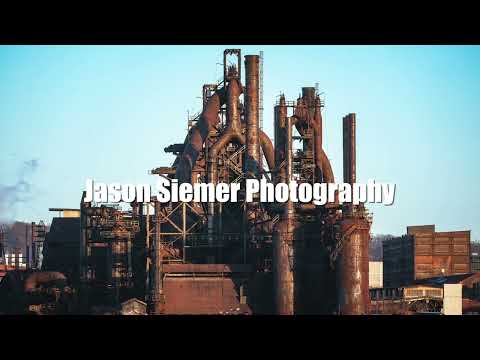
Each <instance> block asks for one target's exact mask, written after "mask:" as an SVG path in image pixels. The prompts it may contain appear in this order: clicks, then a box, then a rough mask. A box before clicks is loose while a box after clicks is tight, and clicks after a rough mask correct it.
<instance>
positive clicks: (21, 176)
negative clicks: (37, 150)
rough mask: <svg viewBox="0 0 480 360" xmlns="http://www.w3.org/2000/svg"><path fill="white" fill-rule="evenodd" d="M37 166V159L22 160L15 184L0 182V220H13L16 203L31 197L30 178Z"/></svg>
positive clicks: (28, 199) (32, 194)
mask: <svg viewBox="0 0 480 360" xmlns="http://www.w3.org/2000/svg"><path fill="white" fill-rule="evenodd" d="M38 166H39V161H38V159H31V160H28V161H24V162H23V163H22V164H21V166H20V169H19V173H18V178H17V181H16V183H15V184H13V185H4V184H0V221H2V222H11V221H13V220H14V219H15V215H16V212H17V205H19V204H21V203H25V202H28V201H31V200H32V199H33V197H34V192H33V185H32V183H31V181H30V178H31V176H32V175H33V173H34V172H35V171H36V170H37V168H38Z"/></svg>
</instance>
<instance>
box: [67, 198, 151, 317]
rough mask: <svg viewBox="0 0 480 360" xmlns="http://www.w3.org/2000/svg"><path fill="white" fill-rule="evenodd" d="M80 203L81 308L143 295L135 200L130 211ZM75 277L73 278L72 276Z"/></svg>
mask: <svg viewBox="0 0 480 360" xmlns="http://www.w3.org/2000/svg"><path fill="white" fill-rule="evenodd" d="M84 197H85V192H84V193H83V195H82V201H81V203H80V229H79V230H80V254H79V255H80V261H79V264H80V271H79V277H80V279H79V282H80V290H81V292H80V296H81V300H80V301H81V306H84V309H83V311H86V312H88V309H89V308H91V307H92V306H94V305H98V304H102V305H105V304H107V305H109V306H115V305H117V304H119V303H121V302H123V301H125V300H127V299H130V298H131V297H135V296H140V297H143V294H144V292H145V288H144V280H143V278H144V276H145V273H144V269H145V264H144V261H145V242H144V238H143V237H142V236H140V225H139V210H138V204H135V203H133V204H131V205H132V210H131V211H123V210H121V209H120V208H118V207H116V206H113V205H112V206H108V205H102V206H96V205H95V204H93V203H90V202H85V201H84ZM72 280H76V279H72Z"/></svg>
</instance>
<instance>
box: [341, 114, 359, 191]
mask: <svg viewBox="0 0 480 360" xmlns="http://www.w3.org/2000/svg"><path fill="white" fill-rule="evenodd" d="M355 132H356V115H355V114H348V115H347V116H345V117H344V118H343V180H344V182H346V183H349V184H351V185H353V184H354V183H355V182H356V181H357V176H356V151H355V147H356V139H355Z"/></svg>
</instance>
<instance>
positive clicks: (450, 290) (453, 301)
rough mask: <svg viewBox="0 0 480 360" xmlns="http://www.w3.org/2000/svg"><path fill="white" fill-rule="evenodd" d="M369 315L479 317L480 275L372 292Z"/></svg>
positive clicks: (416, 282) (440, 278)
mask: <svg viewBox="0 0 480 360" xmlns="http://www.w3.org/2000/svg"><path fill="white" fill-rule="evenodd" d="M370 298H371V305H370V313H372V314H402V315H408V314H415V313H432V314H435V313H436V314H444V315H464V314H480V273H467V274H459V275H449V276H437V277H431V278H425V279H419V280H414V281H412V282H411V283H410V284H408V285H404V286H400V287H390V288H383V289H379V288H376V289H370Z"/></svg>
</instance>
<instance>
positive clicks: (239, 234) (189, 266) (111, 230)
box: [79, 49, 372, 314]
mask: <svg viewBox="0 0 480 360" xmlns="http://www.w3.org/2000/svg"><path fill="white" fill-rule="evenodd" d="M232 59H233V60H234V65H232ZM261 61H262V59H261V57H260V56H259V55H246V56H245V57H243V56H242V54H241V50H240V49H227V50H225V51H224V62H223V65H224V76H223V80H222V81H221V82H219V83H217V84H205V85H204V86H203V89H202V95H203V109H202V111H201V112H200V113H199V114H198V115H197V116H194V117H192V118H190V119H189V120H188V127H189V130H188V134H187V136H186V138H185V140H184V141H183V143H178V144H172V145H170V146H167V147H166V148H165V151H166V152H169V153H173V154H174V155H175V160H174V162H173V163H172V164H171V165H170V166H162V167H158V168H155V169H154V170H152V171H151V173H152V174H155V175H158V176H162V177H166V178H169V179H178V182H179V183H180V184H181V183H190V184H194V183H197V182H204V183H212V184H216V183H218V182H223V183H227V184H232V183H238V184H240V188H241V190H240V192H239V201H238V202H226V203H220V202H211V203H201V202H169V203H159V202H158V201H156V199H153V198H152V202H151V203H152V204H153V207H154V211H151V210H150V208H149V207H146V206H141V205H140V204H135V203H133V204H132V210H131V212H128V213H125V212H122V211H120V210H117V209H115V208H112V207H107V206H102V207H95V206H93V205H92V204H91V203H85V202H84V201H82V202H81V220H80V222H81V244H80V264H79V265H80V272H79V277H80V281H79V285H80V289H81V290H80V293H81V294H82V296H81V298H82V299H84V301H85V305H86V306H89V304H90V303H91V302H92V301H99V302H102V301H103V302H105V301H106V300H105V298H108V297H109V298H111V299H114V301H117V302H122V301H125V300H127V299H129V298H132V297H135V298H137V299H142V300H145V302H146V303H147V304H148V311H149V313H151V314H222V313H241V314H333V313H338V314H367V313H368V307H369V292H368V291H369V290H368V242H369V230H370V225H371V221H372V219H371V217H369V215H368V212H367V211H366V209H365V208H364V207H363V206H362V205H358V206H353V205H343V206H341V205H339V204H338V202H337V203H333V204H328V206H327V205H326V206H316V205H315V204H313V203H293V202H291V201H287V202H286V203H281V204H280V203H263V202H260V201H259V199H254V201H252V202H246V201H245V191H244V190H245V186H244V183H245V181H246V179H252V178H253V179H267V181H268V182H271V183H274V184H277V183H289V182H290V181H293V180H295V181H297V182H298V183H312V184H313V183H315V182H318V183H333V182H335V180H334V174H333V171H332V167H331V165H330V161H329V159H328V157H327V154H326V153H325V151H324V149H323V147H322V137H323V133H322V107H323V104H322V101H321V99H320V97H319V94H318V92H317V91H316V88H315V87H303V88H302V96H301V97H299V98H298V99H296V100H294V101H290V100H287V99H285V97H284V96H281V97H280V99H279V101H278V103H277V104H276V105H275V109H274V110H275V118H274V119H272V120H273V121H274V128H275V134H274V143H272V141H271V140H270V137H269V136H268V135H267V134H266V133H265V132H264V131H263V130H262V126H261V125H262V124H261V123H262V121H261V117H262V110H263V109H262V107H263V105H262V95H261V94H262V75H261V71H262V62H261ZM243 63H244V66H243ZM229 64H230V65H229ZM242 69H244V71H243V72H242ZM355 128H356V118H355V114H348V115H346V116H345V117H344V119H343V133H344V135H343V137H344V140H343V151H344V173H343V177H344V182H348V183H351V184H353V183H354V182H355V174H356V165H355V164H356V152H355ZM295 129H296V130H297V132H298V135H294V130H295ZM294 141H299V142H301V144H302V147H301V149H299V150H296V151H294V149H293V142H294ZM242 190H243V191H242ZM150 211H151V213H150ZM105 289H110V290H111V293H108V292H106V291H105ZM102 294H103V295H104V297H102Z"/></svg>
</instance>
